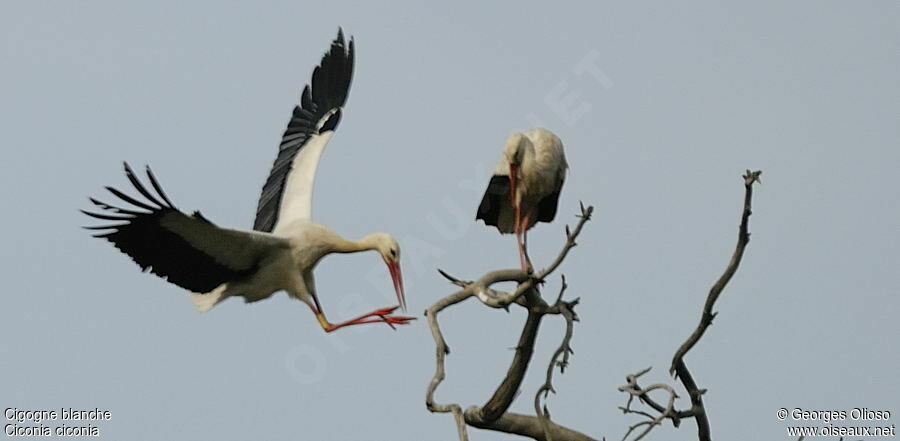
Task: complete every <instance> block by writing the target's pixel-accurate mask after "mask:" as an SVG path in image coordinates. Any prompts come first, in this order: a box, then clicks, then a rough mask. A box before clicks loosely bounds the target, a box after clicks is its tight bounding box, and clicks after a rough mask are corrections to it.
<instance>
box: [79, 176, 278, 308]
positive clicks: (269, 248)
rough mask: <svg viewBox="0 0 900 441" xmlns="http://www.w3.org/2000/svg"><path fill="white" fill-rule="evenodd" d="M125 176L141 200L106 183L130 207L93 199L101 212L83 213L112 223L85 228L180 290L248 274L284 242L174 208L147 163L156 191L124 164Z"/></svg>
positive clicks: (201, 288)
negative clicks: (220, 225)
mask: <svg viewBox="0 0 900 441" xmlns="http://www.w3.org/2000/svg"><path fill="white" fill-rule="evenodd" d="M125 175H126V176H127V177H128V180H129V181H131V183H132V185H134V188H135V189H136V190H137V191H138V192H139V193H140V194H141V195H142V196H143V197H144V198H145V200H139V199H136V198H134V197H131V196H129V195H127V194H125V193H123V192H121V191H119V190H117V189H115V188H112V187H106V189H107V190H109V192H110V193H112V194H113V195H115V196H116V197H118V198H119V199H121V200H123V201H124V202H126V203H128V204H130V205H131V206H130V207H129V208H120V207H116V206H113V205H110V204H107V203H104V202H100V201H98V200H96V199H94V198H91V199H90V200H91V202H93V203H94V205H96V206H97V207H100V208H101V209H102V210H103V211H102V212H100V213H93V212H89V211H84V210H81V211H82V213H84V214H86V215H88V216H91V217H94V218H97V219H103V220H108V221H113V222H115V223H113V224H110V225H100V226H93V227H85V228H87V229H90V230H99V233H98V234H96V235H94V237H98V238H102V239H106V240H108V241H110V242H112V244H113V245H114V246H115V247H116V248H118V249H119V250H121V251H122V252H123V253H125V254H127V255H129V256H130V257H131V258H132V259H133V260H134V261H135V263H137V264H138V265H139V266H140V267H141V269H142V270H144V271H147V270H150V272H152V273H153V274H156V275H157V276H160V277H162V278H164V279H166V280H168V281H169V282H171V283H174V284H176V285H178V286H180V287H182V288H185V289H188V290H191V291H193V292H199V293H204V292H208V291H211V290H213V289H214V288H215V287H217V286H219V285H220V284H222V283H226V282H230V281H233V280H237V279H241V278H243V277H246V276H249V275H250V274H252V273H253V272H255V271H256V269H257V268H258V267H259V265H260V263H261V262H262V260H263V259H264V258H265V257H266V256H267V255H268V254H269V253H271V252H274V251H277V250H278V249H280V248H283V247H287V246H288V244H287V241H286V240H284V239H281V238H278V237H275V236H272V235H270V234H265V233H257V232H252V231H239V230H230V229H225V228H220V227H218V226H216V225H215V224H213V223H212V222H210V221H209V220H207V219H206V218H204V217H203V215H201V214H200V212H199V211H197V212H194V214H193V215H192V216H188V215H186V214H184V213H182V212H181V211H178V209H177V208H175V205H174V204H172V202H171V201H170V200H169V198H168V197H167V196H166V194H165V193H164V192H163V190H162V188H161V187H160V185H159V182H157V180H156V177H154V176H153V173H152V172H151V171H150V168H149V167H147V177H148V178H149V180H150V184H151V185H152V187H153V190H155V192H156V194H155V195H154V194H153V193H151V192H150V191H148V190H147V187H145V186H144V184H142V183H141V181H140V180H138V178H137V177H136V176H135V174H134V172H132V170H131V167H129V166H128V163H125Z"/></svg>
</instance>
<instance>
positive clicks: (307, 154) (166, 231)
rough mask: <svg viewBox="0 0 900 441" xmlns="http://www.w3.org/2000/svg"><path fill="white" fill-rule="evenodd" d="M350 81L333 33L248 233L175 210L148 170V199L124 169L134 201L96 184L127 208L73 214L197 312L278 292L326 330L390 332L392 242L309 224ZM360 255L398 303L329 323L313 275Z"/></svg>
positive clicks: (347, 48) (348, 63) (395, 273)
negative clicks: (334, 257) (385, 274)
mask: <svg viewBox="0 0 900 441" xmlns="http://www.w3.org/2000/svg"><path fill="white" fill-rule="evenodd" d="M352 75H353V39H352V38H351V39H350V41H349V45H348V44H345V42H344V36H343V33H342V32H341V31H340V30H339V31H338V36H337V39H335V40H334V42H332V43H331V49H330V50H329V51H328V52H327V53H326V54H325V55H324V56H323V57H322V62H321V64H320V65H319V66H318V67H317V68H316V69H315V70H314V71H313V75H312V82H311V85H312V86H311V87H310V85H307V86H306V87H305V88H304V89H303V93H302V95H301V98H300V105H299V106H297V107H295V108H294V113H293V116H292V117H291V119H290V121H289V122H288V126H287V130H286V131H285V133H284V136H283V137H282V141H281V146H280V148H279V151H278V157H277V158H276V160H275V165H274V166H273V167H272V171H271V172H270V175H269V178H268V180H267V181H266V183H265V186H264V187H263V190H262V196H261V197H260V200H259V207H258V209H257V213H256V221H255V223H254V230H257V231H244V230H234V229H227V228H222V227H219V226H217V225H215V224H213V223H212V222H210V221H209V220H207V219H206V218H205V217H203V215H201V214H200V212H194V213H193V214H192V215H190V216H188V215H187V214H185V213H183V212H181V211H179V210H178V209H177V208H175V205H174V204H173V203H172V201H171V200H169V198H168V197H167V196H166V194H165V193H164V192H163V190H162V187H161V186H160V185H159V182H158V181H157V179H156V177H155V176H154V175H153V173H152V172H151V171H150V168H149V167H148V168H147V178H149V181H150V184H151V185H152V187H153V190H154V191H155V194H154V193H152V192H151V191H149V190H148V189H147V187H146V186H145V185H144V184H143V183H141V181H140V180H139V179H138V177H137V176H135V174H134V172H132V170H131V168H130V167H129V166H128V164H127V163H126V164H125V175H126V176H127V177H128V180H129V181H131V184H132V185H133V186H134V187H135V189H136V190H137V191H138V193H140V194H141V195H142V196H143V197H144V200H139V199H137V198H134V197H132V196H129V195H126V194H125V193H123V192H121V191H119V190H117V189H115V188H112V187H106V188H107V190H109V191H110V192H111V193H112V194H113V195H115V196H116V197H118V198H119V199H122V200H123V201H125V202H126V203H128V204H130V205H132V207H128V208H120V207H116V206H113V205H109V204H106V203H104V202H100V201H98V200H96V199H94V198H91V199H90V200H91V202H93V203H94V204H95V205H96V206H98V207H100V208H101V209H103V210H105V212H101V213H92V212H88V211H83V210H82V211H83V212H84V213H85V214H87V215H89V216H92V217H95V218H99V219H103V220H109V221H114V222H116V223H114V224H112V225H101V226H94V227H86V228H89V229H93V230H100V233H99V234H96V235H95V237H99V238H104V239H107V240H109V241H110V242H112V243H113V245H115V247H116V248H118V249H119V250H121V251H122V252H124V253H125V254H127V255H129V256H130V257H131V258H132V259H133V260H134V261H135V262H136V263H137V264H138V265H139V266H140V267H141V268H142V269H143V270H144V271H146V270H150V271H151V272H152V273H153V274H156V275H158V276H160V277H163V278H165V279H166V280H167V281H169V282H171V283H174V284H175V285H178V286H180V287H182V288H185V289H187V290H189V291H191V292H192V294H191V296H192V298H193V300H194V303H195V304H196V306H197V308H198V309H199V310H200V311H207V310H209V309H210V308H212V307H213V306H214V305H216V304H217V303H219V302H220V301H222V300H224V299H226V298H228V297H235V296H239V297H243V298H244V300H245V301H246V302H256V301H259V300H262V299H265V298H268V297H270V296H271V295H272V294H274V293H276V292H278V291H281V290H284V291H286V292H287V293H288V295H290V296H291V297H294V298H297V299H300V300H302V301H303V302H305V303H306V304H307V305H309V307H310V309H312V311H313V313H314V314H315V315H316V318H317V319H318V321H319V324H320V325H321V326H322V328H323V329H324V330H325V331H326V332H331V331H334V330H335V329H338V328H342V327H344V326H350V325H359V324H364V323H387V324H388V325H390V326H391V327H393V325H399V324H407V323H409V321H411V320H414V318H413V317H405V316H395V315H391V314H392V313H393V312H394V311H395V310H396V309H397V308H398V307H402V308H403V309H404V310H405V309H406V300H405V298H404V293H403V279H402V277H401V275H400V246H399V245H398V244H397V241H396V240H394V238H393V237H391V236H390V235H389V234H386V233H373V234H370V235H368V236H366V237H364V238H362V239H361V240H359V241H351V240H346V239H344V238H342V237H341V236H339V235H338V234H337V233H335V232H333V231H331V230H330V229H328V228H327V227H325V226H323V225H320V224H318V223H315V222H313V221H311V220H310V212H311V205H312V204H311V202H312V191H313V180H314V177H315V173H316V166H317V165H318V162H319V157H320V156H321V154H322V151H323V150H324V149H325V145H326V143H327V142H328V140H329V139H330V138H331V136H332V134H333V133H334V130H335V128H336V127H337V125H338V122H339V121H340V118H341V109H342V107H343V106H344V103H345V102H346V100H347V93H348V91H349V89H350V80H351V77H352ZM367 250H374V251H377V252H378V253H379V254H380V255H381V257H382V259H384V262H385V263H386V264H387V266H388V269H389V271H390V274H391V277H392V278H393V281H394V290H395V291H396V293H397V301H398V302H399V305H398V306H393V307H387V308H381V309H378V310H375V311H373V312H371V313H369V314H365V315H362V316H360V317H357V318H355V319H352V320H348V321H345V322H342V323H337V324H332V323H330V322H329V321H328V320H327V319H326V318H325V313H324V312H323V311H322V307H321V305H320V303H319V299H318V295H317V293H316V285H315V281H314V279H313V269H314V268H315V266H316V264H317V263H319V261H320V260H321V259H322V258H323V257H325V256H326V255H328V254H331V253H356V252H360V251H367Z"/></svg>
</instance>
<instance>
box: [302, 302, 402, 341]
mask: <svg viewBox="0 0 900 441" xmlns="http://www.w3.org/2000/svg"><path fill="white" fill-rule="evenodd" d="M312 298H313V301H315V304H316V305H315V307H314V306H313V305H309V307H310V309H312V311H313V313H314V314H315V315H316V318H317V319H318V320H319V325H321V326H322V329H324V330H325V332H332V331H335V330H338V329H340V328H344V327H347V326H353V325H365V324H368V323H384V324H386V325H388V326H390V327H391V328H394V325H406V324H409V322H411V321H413V320H415V319H416V318H415V317H408V316H401V315H391V313H393V312H394V311H396V310H397V308H399V306H390V307H387V308H380V309H376V310H374V311H372V312H370V313H368V314H363V315H361V316H359V317H356V318H354V319H350V320H347V321H345V322H341V323H336V324H332V323H330V322H329V321H328V320H327V319H326V318H325V313H324V312H323V311H322V307H321V306H319V299H318V298H316V296H312ZM394 329H396V328H394Z"/></svg>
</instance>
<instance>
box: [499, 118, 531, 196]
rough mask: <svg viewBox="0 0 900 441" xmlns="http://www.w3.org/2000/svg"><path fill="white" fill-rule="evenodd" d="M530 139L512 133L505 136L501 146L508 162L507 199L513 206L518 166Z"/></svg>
mask: <svg viewBox="0 0 900 441" xmlns="http://www.w3.org/2000/svg"><path fill="white" fill-rule="evenodd" d="M529 143H530V141H529V140H528V138H526V137H525V135H523V134H521V133H513V134H512V135H509V138H506V145H505V146H504V147H503V156H504V157H505V158H506V161H507V162H509V201H510V203H511V204H512V205H513V206H515V205H516V202H517V199H516V188H517V187H516V186H517V182H518V180H519V166H520V165H521V164H522V160H523V159H524V158H525V150H527V149H528V145H529Z"/></svg>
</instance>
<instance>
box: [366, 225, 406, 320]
mask: <svg viewBox="0 0 900 441" xmlns="http://www.w3.org/2000/svg"><path fill="white" fill-rule="evenodd" d="M370 237H371V241H372V245H373V248H374V249H375V251H378V254H381V258H382V259H384V263H385V264H386V265H387V267H388V271H390V272H391V279H392V280H393V281H394V291H396V292H397V302H399V304H400V308H401V309H403V310H404V311H406V296H405V295H404V293H403V276H402V275H401V274H400V244H398V243H397V240H396V239H394V236H391V235H390V234H387V233H374V234H372V235H371V236H370Z"/></svg>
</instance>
